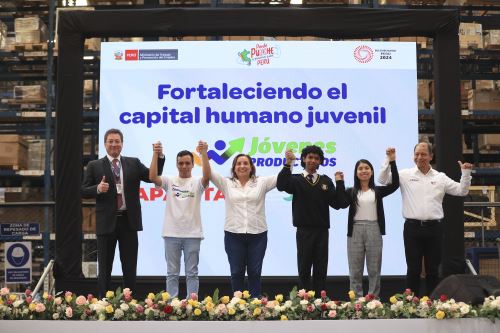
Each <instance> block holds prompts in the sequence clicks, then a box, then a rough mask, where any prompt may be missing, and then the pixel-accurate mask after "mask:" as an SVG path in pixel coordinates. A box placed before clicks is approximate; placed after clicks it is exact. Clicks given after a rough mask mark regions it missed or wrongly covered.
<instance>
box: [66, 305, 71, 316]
mask: <svg viewBox="0 0 500 333" xmlns="http://www.w3.org/2000/svg"><path fill="white" fill-rule="evenodd" d="M66 317H68V318H71V317H73V309H72V308H70V307H69V306H68V307H67V308H66Z"/></svg>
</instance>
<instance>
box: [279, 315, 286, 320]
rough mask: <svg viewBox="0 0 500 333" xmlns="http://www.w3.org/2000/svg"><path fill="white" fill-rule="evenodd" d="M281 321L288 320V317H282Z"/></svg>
mask: <svg viewBox="0 0 500 333" xmlns="http://www.w3.org/2000/svg"><path fill="white" fill-rule="evenodd" d="M280 320H288V317H287V316H285V315H281V317H280Z"/></svg>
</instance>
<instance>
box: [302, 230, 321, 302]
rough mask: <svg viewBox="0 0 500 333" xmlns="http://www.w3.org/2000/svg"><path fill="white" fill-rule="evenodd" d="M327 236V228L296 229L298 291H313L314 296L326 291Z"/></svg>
mask: <svg viewBox="0 0 500 333" xmlns="http://www.w3.org/2000/svg"><path fill="white" fill-rule="evenodd" d="M328 235H329V233H328V228H297V233H296V241H297V267H298V271H299V289H306V290H314V291H315V292H316V295H319V293H320V292H321V291H322V290H326V274H327V271H328ZM311 268H312V270H313V273H312V285H311Z"/></svg>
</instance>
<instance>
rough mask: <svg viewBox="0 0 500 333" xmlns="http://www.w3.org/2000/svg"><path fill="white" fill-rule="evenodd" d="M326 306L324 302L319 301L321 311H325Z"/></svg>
mask: <svg viewBox="0 0 500 333" xmlns="http://www.w3.org/2000/svg"><path fill="white" fill-rule="evenodd" d="M327 308H328V307H327V306H326V304H325V303H321V311H326V309H327Z"/></svg>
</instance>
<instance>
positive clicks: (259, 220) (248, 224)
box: [210, 170, 278, 234]
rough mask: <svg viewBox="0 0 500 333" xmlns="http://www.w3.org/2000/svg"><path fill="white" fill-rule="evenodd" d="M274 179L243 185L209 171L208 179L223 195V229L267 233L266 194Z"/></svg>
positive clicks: (259, 179)
mask: <svg viewBox="0 0 500 333" xmlns="http://www.w3.org/2000/svg"><path fill="white" fill-rule="evenodd" d="M277 178H278V176H267V177H254V178H252V179H250V180H249V181H248V182H247V183H246V184H245V186H241V183H240V181H239V180H237V179H235V180H231V179H230V178H226V177H223V176H221V175H220V174H219V173H217V172H216V171H214V170H212V177H211V178H210V180H211V181H212V182H213V183H214V184H215V186H217V188H218V189H219V190H220V191H221V192H222V193H223V194H224V200H225V205H226V220H225V224H224V230H226V231H229V232H233V233H238V234H244V233H247V234H260V233H262V232H264V231H267V223H266V206H265V199H266V193H267V192H269V191H271V190H272V189H273V188H275V187H276V180H277Z"/></svg>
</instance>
